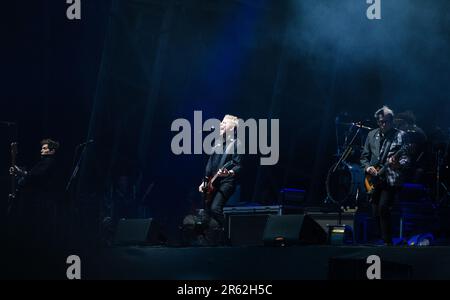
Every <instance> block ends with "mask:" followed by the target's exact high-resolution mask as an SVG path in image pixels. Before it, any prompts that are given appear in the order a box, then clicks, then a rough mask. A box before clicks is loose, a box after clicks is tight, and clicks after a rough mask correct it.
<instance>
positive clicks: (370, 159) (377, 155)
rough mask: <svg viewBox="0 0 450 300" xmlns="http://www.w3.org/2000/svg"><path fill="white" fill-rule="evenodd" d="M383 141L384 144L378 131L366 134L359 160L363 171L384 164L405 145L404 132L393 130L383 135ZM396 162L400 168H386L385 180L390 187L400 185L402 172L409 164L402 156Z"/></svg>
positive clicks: (407, 159)
mask: <svg viewBox="0 0 450 300" xmlns="http://www.w3.org/2000/svg"><path fill="white" fill-rule="evenodd" d="M384 139H385V142H384V143H382V142H381V141H382V135H381V132H380V129H374V130H372V131H370V132H369V133H368V135H367V138H366V142H365V144H364V149H363V152H362V154H361V160H360V162H361V166H362V167H363V168H364V170H366V169H367V168H368V167H370V166H375V165H377V164H384V163H386V161H387V159H388V158H389V157H391V156H392V155H394V153H396V152H397V151H398V150H400V149H401V147H402V146H403V145H404V144H405V132H404V131H401V130H398V129H395V128H393V129H392V130H391V131H389V132H388V133H387V134H386V135H385V138H384ZM398 161H399V164H400V168H395V169H394V168H391V167H388V168H386V179H387V183H388V184H389V185H390V186H395V185H399V184H401V183H402V180H403V178H402V173H403V170H404V169H405V168H406V167H407V166H408V164H409V158H408V156H407V155H404V154H402V155H401V156H400V157H399V159H398Z"/></svg>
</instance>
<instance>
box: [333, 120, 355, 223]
mask: <svg viewBox="0 0 450 300" xmlns="http://www.w3.org/2000/svg"><path fill="white" fill-rule="evenodd" d="M353 126H354V124H352V127H353ZM357 127H358V129H357V130H356V132H355V134H354V135H353V137H352V139H351V140H350V143H348V145H347V146H346V148H345V150H344V152H342V155H341V156H340V158H339V160H338V161H337V163H336V164H335V165H334V167H333V168H331V169H330V171H329V172H328V176H327V178H329V177H330V174H331V173H334V172H336V170H337V168H338V167H339V166H340V165H341V164H342V162H344V161H345V160H346V159H347V158H348V156H349V155H350V154H351V152H352V146H353V143H354V142H355V140H356V137H357V136H358V134H359V132H360V131H361V126H357ZM327 181H328V180H327ZM328 185H329V182H327V186H328ZM327 190H328V188H327ZM329 200H331V202H333V204H335V205H336V206H337V211H338V225H341V224H342V208H341V207H339V203H338V202H337V201H336V200H335V199H333V198H332V197H331V196H330V193H328V195H327V197H326V198H325V201H324V203H325V204H327V203H328V201H329Z"/></svg>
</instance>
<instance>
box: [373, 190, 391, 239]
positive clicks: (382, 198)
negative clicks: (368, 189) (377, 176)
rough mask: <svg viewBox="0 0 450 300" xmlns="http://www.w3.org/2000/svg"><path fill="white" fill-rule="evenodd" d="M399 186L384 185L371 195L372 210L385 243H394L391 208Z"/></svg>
mask: <svg viewBox="0 0 450 300" xmlns="http://www.w3.org/2000/svg"><path fill="white" fill-rule="evenodd" d="M397 191H398V188H397V187H390V186H382V187H380V188H378V189H376V190H375V191H374V193H373V194H372V197H371V203H372V212H373V215H374V217H375V219H376V221H377V224H378V226H379V229H380V232H381V237H382V239H383V241H384V243H387V244H391V243H392V221H391V209H392V206H393V204H394V201H395V197H396V195H397Z"/></svg>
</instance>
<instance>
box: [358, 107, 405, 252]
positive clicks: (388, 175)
mask: <svg viewBox="0 0 450 300" xmlns="http://www.w3.org/2000/svg"><path fill="white" fill-rule="evenodd" d="M375 118H376V119H377V123H378V126H379V128H377V129H374V130H372V131H370V132H369V133H368V135H367V138H366V142H365V145H364V149H363V152H362V154H361V165H362V167H363V168H364V170H365V172H366V174H367V175H368V176H369V177H374V178H376V179H377V180H376V185H373V186H370V185H368V184H367V182H368V180H367V178H366V189H367V190H368V192H369V197H370V201H371V204H372V212H373V214H374V217H375V218H376V220H377V223H378V225H379V228H380V229H381V236H382V239H383V241H384V244H385V245H392V225H391V212H390V210H391V207H392V205H393V203H394V200H395V197H396V195H397V192H398V190H399V188H400V186H401V184H402V181H403V178H402V177H403V170H404V169H405V168H406V166H407V165H408V162H409V159H408V157H407V156H406V154H404V153H403V152H402V151H401V149H402V148H403V147H404V143H405V132H403V131H401V130H398V129H395V128H394V126H393V121H394V112H393V111H392V110H391V109H389V108H388V107H387V106H383V107H382V108H381V109H379V110H377V111H376V113H375ZM399 150H400V151H399ZM368 186H370V188H367V187H368Z"/></svg>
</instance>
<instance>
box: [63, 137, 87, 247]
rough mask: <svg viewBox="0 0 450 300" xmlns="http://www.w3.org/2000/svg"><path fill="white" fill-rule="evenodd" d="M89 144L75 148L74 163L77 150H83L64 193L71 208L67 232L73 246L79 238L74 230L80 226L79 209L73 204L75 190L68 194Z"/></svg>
mask: <svg viewBox="0 0 450 300" xmlns="http://www.w3.org/2000/svg"><path fill="white" fill-rule="evenodd" d="M89 144H90V143H89V142H86V143H83V144H80V145H78V146H77V147H76V148H75V152H74V160H73V161H74V162H75V157H76V154H77V153H78V150H79V149H80V147H83V150H82V151H81V154H80V156H79V157H78V161H77V163H76V164H75V166H74V169H73V172H72V175H71V176H70V179H69V181H68V183H67V185H66V193H67V194H68V198H69V199H70V200H69V202H70V203H69V207H71V208H70V211H71V213H70V215H71V216H70V219H71V222H70V229H69V231H70V235H71V236H72V239H74V240H73V241H72V242H73V243H74V245H76V244H77V239H79V238H81V237H80V236H79V235H78V232H76V231H75V228H76V227H79V226H80V224H81V221H80V214H79V207H77V205H76V204H75V202H76V201H75V199H76V196H77V195H76V190H75V191H73V192H72V193H70V190H71V189H72V186H73V182H74V181H75V179H76V178H77V176H78V172H79V170H80V166H81V162H82V160H83V158H84V155H85V153H86V149H87V146H88V145H89ZM78 242H79V241H78Z"/></svg>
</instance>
